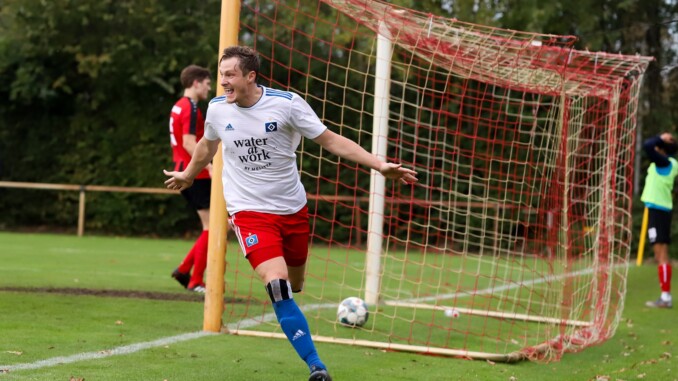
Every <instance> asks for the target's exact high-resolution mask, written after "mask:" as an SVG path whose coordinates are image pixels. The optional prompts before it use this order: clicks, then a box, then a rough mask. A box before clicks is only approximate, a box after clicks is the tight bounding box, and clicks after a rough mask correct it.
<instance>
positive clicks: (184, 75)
mask: <svg viewBox="0 0 678 381" xmlns="http://www.w3.org/2000/svg"><path fill="white" fill-rule="evenodd" d="M210 77H212V76H211V75H210V71H209V70H207V69H206V68H204V67H202V66H198V65H188V66H186V67H185V68H184V70H182V71H181V76H180V77H179V78H180V79H181V86H183V87H184V89H188V88H189V87H191V86H193V81H196V80H197V81H198V82H202V81H204V80H205V79H207V78H210Z"/></svg>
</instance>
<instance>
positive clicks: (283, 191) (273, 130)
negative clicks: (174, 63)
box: [204, 86, 327, 215]
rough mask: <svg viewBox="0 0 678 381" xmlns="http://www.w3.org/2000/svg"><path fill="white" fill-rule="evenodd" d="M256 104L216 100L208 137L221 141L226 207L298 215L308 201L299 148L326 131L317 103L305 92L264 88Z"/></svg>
mask: <svg viewBox="0 0 678 381" xmlns="http://www.w3.org/2000/svg"><path fill="white" fill-rule="evenodd" d="M261 89H262V90H263V93H262V96H261V98H260V99H259V101H258V102H257V103H256V104H254V105H253V106H251V107H240V106H238V105H236V104H234V103H227V102H226V98H225V97H224V96H221V97H216V98H214V99H212V101H210V104H209V107H208V109H207V117H206V119H205V134H204V138H206V139H209V140H216V139H221V143H222V147H223V158H224V169H223V171H222V177H223V184H224V197H225V199H226V209H227V210H228V213H229V214H230V215H233V214H235V213H237V212H239V211H242V210H248V211H255V212H264V213H272V214H280V215H285V214H293V213H296V212H298V211H299V210H301V209H302V208H303V207H304V205H306V191H305V190H304V186H303V185H302V184H301V181H300V179H299V171H298V168H297V155H296V153H295V151H296V150H297V147H298V146H299V143H300V142H301V137H302V136H303V137H306V138H309V139H315V138H317V137H318V136H320V134H322V133H323V132H325V130H326V129H327V127H325V125H323V124H322V122H321V121H320V119H318V116H317V115H316V114H315V112H314V111H313V109H311V106H309V104H308V103H306V101H305V100H304V99H302V98H301V97H300V96H299V95H297V94H295V93H291V92H287V91H281V90H275V89H271V88H267V87H263V86H261Z"/></svg>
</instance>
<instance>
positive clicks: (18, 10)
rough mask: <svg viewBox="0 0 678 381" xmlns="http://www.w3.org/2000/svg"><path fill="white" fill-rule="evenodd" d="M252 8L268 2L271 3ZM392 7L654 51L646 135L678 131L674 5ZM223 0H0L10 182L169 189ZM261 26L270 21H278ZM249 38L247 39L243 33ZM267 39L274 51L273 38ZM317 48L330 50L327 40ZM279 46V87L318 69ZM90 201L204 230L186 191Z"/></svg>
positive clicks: (109, 222)
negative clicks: (191, 68)
mask: <svg viewBox="0 0 678 381" xmlns="http://www.w3.org/2000/svg"><path fill="white" fill-rule="evenodd" d="M244 3H245V4H246V5H247V4H250V3H251V4H250V5H255V6H263V5H261V4H263V3H264V2H261V1H260V2H254V1H246V2H244ZM307 3H308V4H307ZM311 3H312V2H299V3H298V4H297V7H302V8H303V10H304V14H313V13H314V12H316V10H317V6H316V5H314V4H311ZM392 3H394V4H396V5H399V6H404V7H409V8H413V9H417V10H420V11H425V12H431V13H434V14H439V15H444V16H447V17H456V18H458V19H459V20H463V21H467V22H474V23H480V24H485V25H490V26H496V27H503V28H509V29H516V30H525V31H530V32H542V33H553V34H569V35H576V36H577V37H578V38H579V39H578V42H577V48H578V49H590V50H602V51H607V52H614V53H616V52H621V53H624V54H636V53H639V54H643V55H652V56H654V57H655V58H656V61H655V63H653V65H652V66H651V67H650V69H649V72H648V75H647V77H646V78H647V79H646V81H645V86H644V90H643V102H642V104H641V115H642V122H643V123H642V124H643V125H644V126H646V127H645V128H646V130H647V131H646V133H645V135H648V134H651V133H655V132H658V131H660V130H665V129H673V126H675V123H676V121H677V120H678V111H676V108H675V107H672V105H674V104H676V102H677V101H678V84H677V83H678V71H677V70H675V67H676V63H677V61H676V60H677V58H676V53H677V52H676V46H675V43H674V39H675V37H674V35H675V34H676V32H678V30H676V28H677V27H678V23H676V19H677V18H678V5H676V2H672V1H667V0H647V1H642V2H641V1H637V0H624V1H613V0H569V1H561V0H556V1H550V2H543V1H539V0H520V1H509V0H480V1H479V0H457V1H451V0H422V1H413V0H393V1H392ZM220 6H221V2H220V1H218V0H204V1H189V2H178V1H173V0H118V1H115V0H101V1H98V2H91V1H85V0H51V1H42V0H4V1H3V2H2V3H1V4H0V81H1V82H2V83H3V86H2V87H0V97H2V99H4V100H5V101H4V102H2V103H1V104H0V179H2V180H12V181H31V182H47V183H71V184H101V185H119V186H149V187H158V186H161V184H162V181H163V175H162V173H161V169H162V168H167V167H168V166H169V165H170V159H171V156H170V148H169V144H168V136H167V135H168V131H167V116H168V115H167V114H168V112H169V109H170V108H171V106H172V104H173V103H174V102H175V101H176V99H177V98H178V97H179V96H180V91H181V88H180V87H181V86H180V84H179V80H178V73H179V71H180V70H181V68H183V67H184V66H186V65H188V64H190V63H196V64H200V65H204V66H208V67H209V68H210V69H211V70H212V72H213V73H216V63H217V47H218V36H219V33H218V28H219V19H218V18H219V14H220V12H219V11H220ZM290 7H292V5H290ZM244 8H245V7H243V9H244ZM242 17H244V19H247V17H248V15H247V14H244V15H242ZM278 17H279V18H280V22H286V23H287V24H286V25H291V24H292V23H293V22H295V20H296V21H297V22H299V20H297V19H296V18H294V17H293V16H292V15H291V14H287V15H286V14H280V15H279V16H278ZM285 20H286V21H285ZM299 26H300V27H301V28H302V29H303V28H304V27H305V28H314V27H313V26H312V25H310V24H306V25H299ZM257 27H258V28H274V26H273V25H271V24H269V25H264V24H259V25H257ZM309 30H310V29H309ZM313 32H314V33H316V34H322V33H324V31H323V30H321V29H320V30H315V29H314V31H313ZM277 33H278V34H280V38H284V33H287V32H286V31H285V30H284V28H279V30H278V31H277ZM268 34H269V35H270V34H272V33H268ZM241 36H243V38H246V31H242V33H241ZM251 42H252V41H250V43H248V42H247V41H245V43H248V44H250V45H251ZM335 43H337V44H342V43H345V44H346V45H347V46H349V44H351V43H355V41H351V39H350V37H347V38H346V41H340V40H337V41H335ZM258 44H260V47H262V48H265V47H266V46H267V45H266V42H265V41H259V42H258ZM308 48H309V49H316V51H317V52H320V53H322V52H323V49H328V47H323V46H309V47H308ZM276 49H280V47H277V48H276ZM275 54H276V57H277V58H278V57H288V58H289V65H290V67H292V68H296V67H300V68H301V69H298V70H296V71H295V70H290V71H289V73H287V74H285V75H283V76H279V75H278V73H274V72H272V70H270V71H268V72H266V70H264V74H265V76H266V77H267V78H268V79H269V80H270V81H271V83H272V84H274V85H283V86H284V84H285V81H304V80H306V81H309V79H308V78H307V77H305V75H304V74H305V73H303V69H305V68H307V67H309V63H308V62H306V61H305V58H304V57H302V56H300V55H290V54H289V52H284V51H278V52H275ZM330 75H336V76H340V75H342V74H341V73H331V74H330ZM311 81H312V79H311ZM335 82H337V83H339V82H341V78H337V79H336V81H335ZM308 86H309V95H313V96H314V97H315V98H316V99H319V98H320V97H323V96H332V89H319V88H316V87H315V86H313V83H311V82H309V83H308ZM355 101H360V100H355ZM310 102H311V103H313V102H314V100H310ZM88 201H91V202H88V217H87V221H88V226H87V228H88V230H92V229H94V230H100V231H105V232H112V233H125V234H183V233H184V232H185V231H187V230H190V229H191V228H194V227H196V226H197V221H196V220H195V217H193V216H192V215H191V214H190V213H187V210H186V207H185V206H184V202H183V200H181V199H180V198H178V197H170V198H168V197H166V196H147V195H145V196H139V195H135V194H104V193H101V194H92V193H89V194H88ZM0 209H1V210H3V211H4V213H3V214H2V215H0V227H2V226H5V227H18V226H26V225H35V224H41V223H48V224H53V225H65V226H72V225H74V221H75V218H76V217H75V216H76V211H77V194H76V193H75V192H50V191H17V190H9V189H3V188H0Z"/></svg>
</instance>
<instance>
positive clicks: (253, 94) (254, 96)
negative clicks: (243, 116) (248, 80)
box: [236, 85, 264, 107]
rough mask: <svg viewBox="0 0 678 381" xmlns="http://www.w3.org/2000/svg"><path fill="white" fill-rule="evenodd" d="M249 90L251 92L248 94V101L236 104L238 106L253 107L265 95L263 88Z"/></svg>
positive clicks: (257, 87)
mask: <svg viewBox="0 0 678 381" xmlns="http://www.w3.org/2000/svg"><path fill="white" fill-rule="evenodd" d="M249 90H250V91H248V92H247V99H246V100H245V101H244V102H236V104H237V105H238V106H240V107H252V106H254V105H255V104H256V103H257V102H259V99H261V97H262V96H263V95H264V88H263V87H261V86H257V85H254V86H253V87H252V88H250V89H249Z"/></svg>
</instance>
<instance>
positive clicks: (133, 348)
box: [0, 331, 217, 377]
mask: <svg viewBox="0 0 678 381" xmlns="http://www.w3.org/2000/svg"><path fill="white" fill-rule="evenodd" d="M210 335H217V333H213V332H203V331H200V332H191V333H184V334H181V335H177V336H170V337H165V338H162V339H158V340H153V341H147V342H144V343H137V344H131V345H126V346H124V347H117V348H113V349H109V350H103V351H98V352H85V353H78V354H75V355H72V356H60V357H52V358H50V359H47V360H40V361H36V362H32V363H24V364H15V365H0V377H2V374H3V373H9V372H13V371H17V370H28V369H40V368H47V367H50V366H55V365H62V364H71V363H74V362H78V361H84V360H94V359H102V358H105V357H110V356H117V355H126V354H129V353H134V352H138V351H141V350H144V349H149V348H156V347H162V346H164V345H169V344H175V343H180V342H182V341H188V340H193V339H199V338H201V337H205V336H210Z"/></svg>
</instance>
